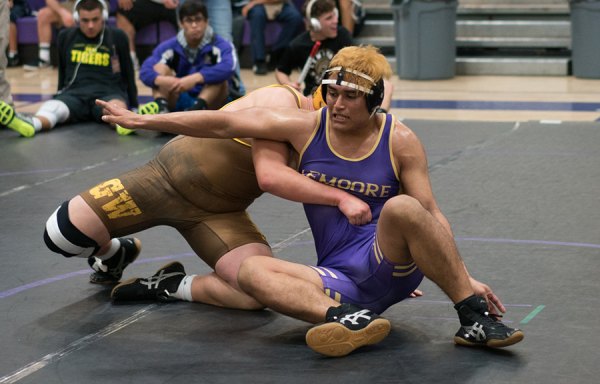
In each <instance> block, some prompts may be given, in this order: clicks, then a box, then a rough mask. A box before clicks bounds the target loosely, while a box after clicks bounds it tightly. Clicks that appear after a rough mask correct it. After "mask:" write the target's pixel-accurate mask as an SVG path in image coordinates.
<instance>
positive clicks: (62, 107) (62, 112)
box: [35, 100, 71, 127]
mask: <svg viewBox="0 0 600 384" xmlns="http://www.w3.org/2000/svg"><path fill="white" fill-rule="evenodd" d="M35 114H36V116H41V117H45V118H46V119H48V121H50V125H51V126H52V127H54V126H55V125H56V124H58V123H64V122H65V121H67V119H68V118H69V115H70V114H71V113H70V112H69V107H67V104H65V103H63V102H62V101H60V100H48V101H46V102H45V103H44V104H42V106H41V107H40V109H39V110H38V111H37V112H36V113H35Z"/></svg>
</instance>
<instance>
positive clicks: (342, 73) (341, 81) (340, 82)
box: [321, 67, 375, 95]
mask: <svg viewBox="0 0 600 384" xmlns="http://www.w3.org/2000/svg"><path fill="white" fill-rule="evenodd" d="M335 71H339V72H338V74H337V79H335V80H334V79H325V78H324V79H323V80H322V81H321V84H336V85H342V86H344V87H349V88H353V89H356V90H358V91H361V92H364V93H366V94H368V95H372V94H373V89H372V88H365V87H363V86H362V85H358V84H355V83H350V82H348V81H346V80H344V76H345V74H346V73H351V74H353V75H356V76H360V77H362V78H363V79H366V80H368V81H370V82H371V84H373V85H375V80H373V78H372V77H371V76H369V75H367V74H366V73H362V72H359V71H355V70H353V69H346V68H344V67H333V68H329V69H328V70H327V71H325V74H324V75H326V74H327V73H331V72H335Z"/></svg>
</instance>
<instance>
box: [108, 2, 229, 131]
mask: <svg viewBox="0 0 600 384" xmlns="http://www.w3.org/2000/svg"><path fill="white" fill-rule="evenodd" d="M208 17H209V15H208V11H207V10H206V6H205V5H204V4H203V3H202V2H201V1H200V0H186V1H185V2H184V3H183V5H181V7H180V8H179V22H180V25H181V30H180V31H179V32H178V33H177V36H175V37H172V38H171V39H168V40H166V41H164V42H162V43H161V44H159V46H158V47H156V48H155V49H154V51H153V52H152V55H151V56H149V57H148V58H147V59H146V60H144V63H143V64H142V66H141V68H140V80H141V81H142V82H143V83H144V84H145V85H147V86H148V87H150V88H152V96H153V97H154V100H153V101H151V102H149V103H146V104H144V105H142V106H141V107H140V109H139V111H138V113H140V114H155V113H166V112H170V111H189V110H198V109H218V108H220V107H222V106H223V105H224V104H225V101H226V99H227V96H228V83H229V81H230V80H231V78H232V76H233V75H234V73H235V64H236V60H235V51H234V48H233V44H232V43H231V42H229V41H227V40H225V39H224V38H222V37H221V36H219V35H217V34H215V33H214V31H213V29H212V27H211V26H210V25H209V24H208ZM117 132H119V133H120V134H129V133H132V131H131V130H128V129H126V128H122V127H117Z"/></svg>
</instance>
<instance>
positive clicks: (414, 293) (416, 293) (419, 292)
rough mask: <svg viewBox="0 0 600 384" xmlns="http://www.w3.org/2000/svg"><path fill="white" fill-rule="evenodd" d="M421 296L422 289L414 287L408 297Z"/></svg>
mask: <svg viewBox="0 0 600 384" xmlns="http://www.w3.org/2000/svg"><path fill="white" fill-rule="evenodd" d="M419 296H423V291H421V290H420V289H415V290H414V291H413V292H412V293H411V294H410V295H409V296H408V297H419Z"/></svg>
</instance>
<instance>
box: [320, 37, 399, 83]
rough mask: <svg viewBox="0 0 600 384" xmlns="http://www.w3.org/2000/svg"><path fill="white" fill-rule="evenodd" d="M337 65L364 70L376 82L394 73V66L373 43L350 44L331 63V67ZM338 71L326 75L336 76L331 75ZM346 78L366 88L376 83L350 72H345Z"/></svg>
mask: <svg viewBox="0 0 600 384" xmlns="http://www.w3.org/2000/svg"><path fill="white" fill-rule="evenodd" d="M335 67H342V68H344V69H346V70H353V71H357V72H362V73H364V74H365V75H367V76H369V77H371V78H372V79H373V82H374V83H375V84H376V83H378V82H379V81H380V80H382V79H385V78H389V77H390V76H391V75H392V68H391V67H390V64H389V63H388V61H387V59H386V58H385V56H383V55H382V54H381V53H380V52H379V49H378V48H376V47H374V46H372V45H361V46H349V47H345V48H342V49H340V50H339V51H338V53H336V54H335V56H333V58H332V59H331V62H330V63H329V68H335ZM337 72H338V71H331V72H329V73H327V75H326V77H327V78H330V79H331V78H334V76H331V75H332V74H334V75H337ZM344 80H345V81H347V82H349V83H354V84H356V85H359V86H361V87H364V88H366V89H371V88H372V87H373V85H374V84H373V83H371V82H370V81H369V80H368V79H365V78H363V77H361V76H358V75H356V74H353V73H350V72H345V73H344Z"/></svg>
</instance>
